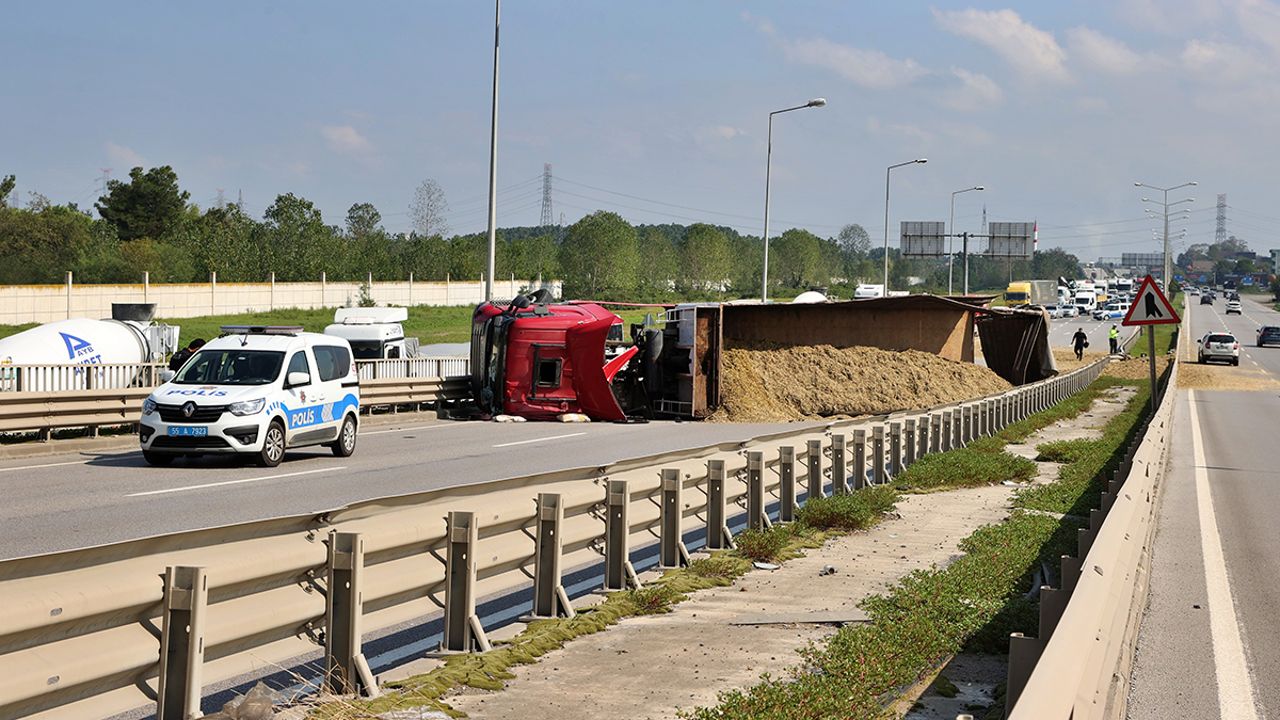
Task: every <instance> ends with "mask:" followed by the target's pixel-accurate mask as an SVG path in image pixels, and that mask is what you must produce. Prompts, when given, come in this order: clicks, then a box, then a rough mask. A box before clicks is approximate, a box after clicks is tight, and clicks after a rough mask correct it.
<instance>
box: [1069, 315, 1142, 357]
mask: <svg viewBox="0 0 1280 720" xmlns="http://www.w3.org/2000/svg"><path fill="white" fill-rule="evenodd" d="M1119 324H1120V322H1119V321H1118V320H1094V319H1093V318H1091V317H1087V316H1081V317H1073V318H1056V319H1054V320H1052V321H1051V324H1050V326H1049V345H1051V346H1052V347H1055V348H1070V347H1071V338H1072V336H1074V335H1075V334H1076V330H1084V334H1085V335H1087V336H1089V350H1088V351H1089V352H1099V351H1100V352H1106V350H1107V331H1108V330H1110V329H1111V326H1112V325H1119ZM1128 334H1129V333H1128V332H1127V331H1126V330H1125V328H1123V327H1122V328H1120V337H1121V338H1124V337H1126V336H1127V335H1128Z"/></svg>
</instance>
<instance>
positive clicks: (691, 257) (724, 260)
mask: <svg viewBox="0 0 1280 720" xmlns="http://www.w3.org/2000/svg"><path fill="white" fill-rule="evenodd" d="M681 260H682V261H683V262H682V267H681V268H680V277H681V280H682V284H683V286H684V287H685V288H686V289H688V290H692V291H694V292H700V291H708V290H711V291H717V292H718V291H721V290H723V289H724V286H725V284H726V283H727V282H728V280H729V270H730V267H731V266H732V264H733V256H732V255H731V254H730V250H729V239H728V238H726V237H725V236H724V233H722V232H720V231H719V230H717V229H716V228H714V227H712V226H711V225H706V224H704V223H697V224H694V225H690V226H689V229H688V231H687V232H686V233H685V236H684V243H683V247H682V248H681Z"/></svg>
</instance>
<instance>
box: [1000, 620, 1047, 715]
mask: <svg viewBox="0 0 1280 720" xmlns="http://www.w3.org/2000/svg"><path fill="white" fill-rule="evenodd" d="M1044 645H1045V643H1044V642H1043V641H1041V640H1040V639H1039V638H1032V637H1026V636H1025V635H1023V634H1022V633H1010V635H1009V674H1008V676H1007V678H1006V681H1005V696H1004V698H1005V699H1004V713H1005V717H1008V716H1009V713H1011V712H1013V708H1014V706H1015V705H1017V704H1018V698H1019V697H1020V696H1021V695H1022V691H1023V689H1025V688H1026V687H1027V681H1028V680H1030V679H1031V672H1032V671H1033V670H1035V668H1036V663H1037V662H1039V660H1040V655H1041V654H1042V653H1043V652H1044Z"/></svg>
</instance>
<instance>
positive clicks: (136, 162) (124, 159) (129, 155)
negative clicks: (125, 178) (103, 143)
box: [107, 141, 147, 175]
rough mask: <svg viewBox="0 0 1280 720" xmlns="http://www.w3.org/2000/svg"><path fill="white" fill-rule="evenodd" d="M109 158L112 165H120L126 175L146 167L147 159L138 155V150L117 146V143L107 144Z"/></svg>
mask: <svg viewBox="0 0 1280 720" xmlns="http://www.w3.org/2000/svg"><path fill="white" fill-rule="evenodd" d="M107 157H108V158H110V159H111V164H112V165H118V166H120V167H121V168H122V169H125V172H124V173H121V174H124V175H127V174H128V170H132V169H133V168H136V167H146V165H147V159H146V158H144V157H142V155H140V154H138V152H137V151H136V150H134V149H133V148H131V147H127V146H125V145H117V144H116V143H113V142H110V141H108V142H107Z"/></svg>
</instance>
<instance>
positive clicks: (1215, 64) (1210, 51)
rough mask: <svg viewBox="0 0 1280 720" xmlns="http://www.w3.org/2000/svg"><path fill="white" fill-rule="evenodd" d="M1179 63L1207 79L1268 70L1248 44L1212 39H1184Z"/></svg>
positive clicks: (1255, 75) (1253, 76) (1238, 78)
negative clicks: (1246, 46) (1184, 42)
mask: <svg viewBox="0 0 1280 720" xmlns="http://www.w3.org/2000/svg"><path fill="white" fill-rule="evenodd" d="M1182 64H1183V66H1184V67H1186V68H1187V70H1190V71H1192V72H1195V73H1198V74H1201V75H1203V76H1205V77H1207V78H1209V79H1213V80H1218V81H1226V82H1233V83H1235V82H1242V81H1248V80H1257V79H1259V78H1260V77H1262V76H1265V75H1268V74H1269V72H1268V66H1267V64H1266V63H1265V62H1264V61H1263V60H1262V59H1261V58H1259V57H1258V56H1257V55H1256V54H1255V53H1254V52H1253V51H1251V50H1249V49H1248V48H1245V47H1242V46H1240V45H1232V44H1230V43H1224V42H1215V41H1212V40H1190V41H1188V42H1187V44H1186V46H1185V47H1184V48H1183V49H1182Z"/></svg>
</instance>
